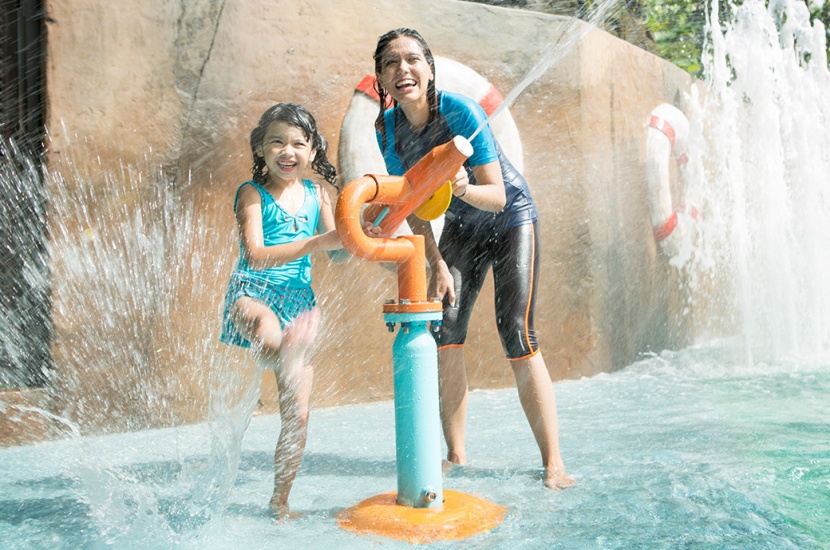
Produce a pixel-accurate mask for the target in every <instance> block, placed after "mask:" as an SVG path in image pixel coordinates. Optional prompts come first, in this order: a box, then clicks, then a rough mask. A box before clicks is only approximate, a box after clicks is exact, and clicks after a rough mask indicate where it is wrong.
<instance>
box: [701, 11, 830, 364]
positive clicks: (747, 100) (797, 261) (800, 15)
mask: <svg viewBox="0 0 830 550" xmlns="http://www.w3.org/2000/svg"><path fill="white" fill-rule="evenodd" d="M768 4H769V5H768V6H765V3H764V2H761V1H751V2H744V3H743V4H742V5H740V6H731V9H732V11H733V12H734V17H733V18H732V20H731V21H729V22H728V23H723V22H721V20H720V19H719V17H720V13H719V12H718V3H717V2H713V3H712V8H711V12H710V15H709V27H710V32H709V34H708V36H709V51H710V54H711V57H709V58H705V59H704V66H705V70H706V82H705V88H704V89H702V90H701V89H699V87H696V88H695V89H693V90H692V92H693V93H692V97H691V100H690V110H691V112H692V116H691V117H690V118H691V119H692V130H691V132H692V137H691V138H690V150H691V151H692V152H693V155H694V157H695V158H694V159H693V160H694V162H693V163H692V166H693V167H694V168H695V169H696V170H697V173H698V181H699V182H700V185H701V186H702V196H703V197H704V208H703V210H704V217H705V223H704V224H703V226H702V239H701V243H700V246H699V250H698V266H697V267H698V268H699V269H700V271H699V272H698V274H699V275H701V276H702V277H703V279H707V278H708V279H707V280H708V281H709V282H712V281H713V280H717V284H723V285H725V286H726V287H728V288H729V290H728V294H729V295H730V298H728V299H727V300H729V301H730V302H732V303H730V304H729V306H730V307H727V308H726V310H727V311H728V312H729V313H728V314H727V316H725V317H724V318H723V319H722V322H724V324H727V325H728V324H732V325H737V326H738V327H740V330H741V332H742V334H743V346H744V350H745V354H746V357H747V360H748V361H749V362H750V363H751V362H753V360H754V359H755V358H756V355H757V356H758V357H759V358H760V359H762V360H763V359H765V358H770V357H772V358H777V357H782V356H788V355H799V354H810V353H816V352H819V351H821V350H822V349H826V346H827V344H828V343H830V317H828V313H827V311H828V306H830V290H829V289H828V285H827V284H825V282H824V281H823V280H822V279H823V277H822V276H821V275H820V274H822V273H826V272H827V270H828V269H830V200H828V199H830V197H828V187H827V174H828V173H830V156H828V151H830V124H828V122H830V121H828V115H830V103H828V98H830V74H828V70H827V57H826V53H825V52H826V40H825V28H824V25H823V24H822V22H821V21H818V20H817V21H816V22H815V24H813V25H811V24H810V21H809V16H808V12H807V8H806V6H805V5H804V4H803V3H802V2H800V1H794V0H778V1H775V2H769V3H768ZM703 279H702V280H701V282H702V281H703ZM703 285H704V286H705V285H706V283H705V282H703ZM701 290H703V288H701ZM732 312H734V313H732Z"/></svg>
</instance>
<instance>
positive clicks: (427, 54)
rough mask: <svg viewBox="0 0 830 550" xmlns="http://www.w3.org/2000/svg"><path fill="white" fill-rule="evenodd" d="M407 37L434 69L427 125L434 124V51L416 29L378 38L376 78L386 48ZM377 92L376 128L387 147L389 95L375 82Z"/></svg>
mask: <svg viewBox="0 0 830 550" xmlns="http://www.w3.org/2000/svg"><path fill="white" fill-rule="evenodd" d="M403 36H406V37H408V38H411V39H412V40H414V41H415V42H417V43H418V45H419V46H420V47H421V50H422V51H423V52H424V59H426V61H427V63H429V67H430V68H431V69H432V75H433V79H432V80H431V81H430V82H429V84H427V103H428V104H429V120H428V121H427V124H429V123H430V122H432V121H433V120H434V119H435V118H437V117H438V94H437V93H436V92H435V78H434V77H435V58H433V57H432V51H431V50H430V49H429V44H427V41H426V40H424V37H423V36H421V34H420V33H419V32H418V31H416V30H414V29H407V28H403V27H402V28H399V29H394V30H391V31H389V32H387V33H386V34H384V35H383V36H381V37H380V38H378V45H377V47H376V48H375V55H374V59H375V76H377V75H379V74H380V73H381V63H382V61H383V52H384V50H386V47H387V46H388V45H389V43H390V42H391V41H393V40H395V39H396V38H401V37H403ZM375 91H376V92H377V93H378V97H379V98H380V112H379V113H378V117H377V118H376V119H375V128H377V130H378V132H380V134H381V136H382V137H383V146H384V148H385V147H386V125H385V124H384V123H383V113H384V111H386V102H387V101H388V100H387V96H388V94H387V93H386V90H384V89H383V87H382V86H381V85H380V83H379V82H377V81H375ZM397 103H398V102H397V101H394V100H393V104H394V105H397Z"/></svg>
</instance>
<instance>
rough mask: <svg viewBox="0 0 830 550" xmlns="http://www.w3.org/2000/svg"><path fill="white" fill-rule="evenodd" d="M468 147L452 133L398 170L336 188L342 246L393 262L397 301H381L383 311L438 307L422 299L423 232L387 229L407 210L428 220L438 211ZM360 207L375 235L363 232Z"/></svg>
mask: <svg viewBox="0 0 830 550" xmlns="http://www.w3.org/2000/svg"><path fill="white" fill-rule="evenodd" d="M472 152H473V147H472V145H470V142H469V141H467V140H466V139H465V138H463V137H462V136H456V137H455V138H454V139H453V140H452V141H449V142H447V143H445V144H443V145H439V146H438V147H436V148H434V149H433V150H432V151H430V152H429V153H427V155H426V156H424V158H422V159H421V160H420V161H418V163H417V164H415V165H414V166H412V168H410V169H409V170H407V172H406V173H405V174H404V175H403V176H388V175H375V174H367V175H365V176H363V177H361V178H358V179H356V180H354V181H352V182H350V183H348V184H347V185H346V186H345V188H344V189H343V191H342V193H341V194H340V197H339V199H338V201H337V206H336V209H335V219H336V225H337V234H338V235H339V236H340V240H341V241H342V242H343V246H344V247H345V248H346V250H348V251H349V252H350V253H351V254H353V255H354V256H357V257H358V258H362V259H364V260H369V261H373V262H392V263H395V264H397V265H398V302H397V303H391V302H390V303H387V304H386V305H384V312H387V313H390V312H403V311H406V312H417V311H440V310H441V303H440V302H436V301H428V300H427V288H426V259H425V254H424V238H423V236H421V235H404V236H400V237H396V238H393V237H391V235H392V233H394V231H395V230H396V229H398V227H400V225H401V224H402V223H403V222H404V221H405V220H406V218H407V217H408V216H409V215H410V214H413V213H415V214H416V215H418V216H419V217H421V218H422V219H427V220H429V219H435V218H437V217H438V216H440V215H441V214H443V213H444V211H445V210H446V209H447V207H449V203H450V200H451V199H452V185H451V183H450V182H451V181H452V180H453V178H454V177H455V175H456V174H457V173H458V171H459V169H460V168H461V167H462V166H463V164H464V161H465V160H467V158H468V157H469V156H470V155H471V154H472ZM364 205H368V206H367V207H366V209H365V210H364V209H363V207H364ZM361 211H363V216H362V219H363V220H365V221H366V222H375V225H376V226H377V227H379V228H380V235H381V236H380V237H370V236H369V235H367V234H366V232H365V231H364V229H363V221H362V220H361Z"/></svg>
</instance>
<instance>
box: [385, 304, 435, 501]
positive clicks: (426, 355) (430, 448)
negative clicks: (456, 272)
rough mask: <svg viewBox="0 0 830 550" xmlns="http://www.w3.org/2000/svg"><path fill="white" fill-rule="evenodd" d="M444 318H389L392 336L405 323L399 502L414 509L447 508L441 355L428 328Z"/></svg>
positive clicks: (397, 351)
mask: <svg viewBox="0 0 830 550" xmlns="http://www.w3.org/2000/svg"><path fill="white" fill-rule="evenodd" d="M441 315H442V313H441V312H440V311H439V312H428V313H426V312H424V313H387V314H385V315H384V320H385V321H386V324H387V326H388V327H389V329H390V330H394V326H395V323H396V322H397V323H400V330H399V331H398V334H397V336H396V337H395V343H394V344H393V346H392V364H393V383H394V390H395V451H396V459H397V473H398V496H397V502H398V504H401V505H404V506H410V507H412V508H432V507H436V506H441V505H442V504H443V502H444V497H443V487H442V480H441V476H442V472H441V421H440V413H439V403H438V349H437V347H436V344H435V339H434V338H433V337H432V334H430V331H429V329H428V328H427V323H429V322H432V323H438V322H440V320H441Z"/></svg>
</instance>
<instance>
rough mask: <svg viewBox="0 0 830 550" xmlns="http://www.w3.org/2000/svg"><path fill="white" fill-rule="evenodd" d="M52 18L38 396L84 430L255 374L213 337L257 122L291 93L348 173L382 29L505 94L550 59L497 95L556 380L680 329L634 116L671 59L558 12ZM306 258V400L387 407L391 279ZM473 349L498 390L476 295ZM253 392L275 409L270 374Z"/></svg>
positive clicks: (170, 407) (487, 323)
mask: <svg viewBox="0 0 830 550" xmlns="http://www.w3.org/2000/svg"><path fill="white" fill-rule="evenodd" d="M46 4H47V11H48V14H49V18H48V23H47V25H48V58H47V71H48V74H47V82H48V116H49V118H48V130H49V134H50V139H51V142H50V145H49V157H48V160H49V171H50V175H51V177H49V178H48V181H47V186H48V192H49V194H50V196H51V197H52V199H53V200H52V202H51V205H50V207H51V215H50V223H51V224H52V228H51V233H50V234H51V241H50V253H51V261H52V264H53V279H54V280H53V317H54V324H55V328H56V334H55V340H54V343H53V354H54V359H55V364H56V365H55V371H54V379H53V382H52V390H50V395H51V396H52V403H51V405H50V406H51V407H52V408H53V409H54V410H56V411H58V412H59V413H60V414H62V415H64V416H65V417H66V418H70V419H72V420H73V422H77V423H78V424H79V425H80V427H81V429H84V430H86V431H116V430H125V429H138V428H143V427H147V426H158V425H169V424H176V423H181V422H192V421H197V420H200V419H202V418H204V415H205V413H206V410H207V407H208V402H209V399H208V396H209V395H210V394H211V392H212V391H213V390H216V388H222V389H223V390H225V391H226V392H228V393H232V388H233V386H234V384H235V380H236V379H237V378H238V377H248V376H260V374H259V373H257V372H256V371H254V370H253V369H252V367H251V364H250V360H249V359H248V357H247V355H246V354H245V353H244V352H240V351H239V350H229V349H227V348H225V347H224V346H223V345H222V344H219V343H218V341H217V337H218V334H219V320H220V314H221V308H222V300H223V297H224V291H225V285H226V283H227V277H228V275H229V274H230V272H231V270H232V268H233V265H234V262H235V261H236V256H237V247H238V245H237V240H236V233H235V225H234V224H235V222H234V217H233V211H232V202H233V197H234V193H235V191H236V188H237V187H238V185H239V184H240V183H241V182H243V181H245V180H246V179H248V177H249V175H250V164H251V153H250V150H249V147H248V136H249V133H250V130H251V128H252V127H253V126H254V125H255V124H256V121H257V119H258V117H259V115H260V114H261V113H262V112H263V111H264V110H265V109H266V108H268V107H269V106H271V105H272V104H273V103H275V102H279V101H296V102H300V103H303V104H304V105H305V106H306V107H308V108H309V109H310V110H311V112H312V113H313V114H314V115H315V117H316V118H317V121H318V123H319V126H320V129H321V131H322V132H323V133H324V135H325V136H326V137H327V138H328V140H329V145H330V149H329V156H330V158H332V159H333V160H334V161H335V162H336V161H337V160H340V163H339V164H340V165H341V166H343V160H344V159H337V156H338V149H339V147H340V146H342V144H341V143H340V136H341V130H342V124H343V122H344V118H345V117H346V113H347V110H348V109H349V106H350V105H351V104H352V101H353V98H354V95H355V87H356V85H357V84H358V83H359V82H360V80H361V79H362V78H363V77H364V76H366V75H367V74H371V73H372V71H373V62H372V52H373V51H374V47H375V43H376V40H377V38H378V36H380V35H381V34H383V33H384V32H386V31H387V30H390V25H394V26H409V27H412V28H415V29H418V30H419V31H420V32H421V33H422V34H423V35H424V36H425V38H426V39H427V41H428V42H429V43H430V45H431V47H432V50H433V53H435V54H436V55H439V56H442V57H445V58H447V59H451V60H453V61H454V62H457V63H460V64H462V65H463V66H465V67H467V68H469V69H470V70H471V71H474V72H475V73H476V74H478V75H480V76H481V77H482V78H483V79H485V80H486V81H487V82H489V83H490V84H492V86H493V87H494V88H495V89H497V90H498V91H499V92H500V94H501V95H502V96H503V97H507V96H508V94H509V93H510V91H511V90H513V88H514V87H515V86H516V85H517V84H518V83H519V82H520V81H522V79H523V77H524V76H525V75H527V74H528V73H529V72H530V71H531V69H532V68H533V67H534V66H535V65H536V63H537V62H538V61H539V58H540V52H541V50H542V49H543V47H544V46H545V45H547V44H556V48H557V49H558V50H557V51H558V52H559V53H560V54H561V55H557V56H556V58H555V60H554V61H555V62H553V63H552V65H551V66H550V67H548V68H547V69H546V70H544V71H542V72H541V73H540V76H539V77H538V78H537V79H536V80H534V81H533V82H532V83H530V84H529V85H528V86H527V87H526V89H525V90H524V91H523V92H522V93H520V94H519V95H518V97H516V98H515V100H513V101H512V103H511V104H510V105H509V114H510V117H511V119H512V121H513V123H514V124H515V132H516V134H517V135H516V143H517V144H519V145H520V147H521V157H522V159H521V160H522V163H523V171H524V174H525V175H526V177H527V179H528V181H529V183H530V186H531V188H532V191H533V194H534V198H535V200H536V202H537V204H538V207H539V210H540V214H541V239H542V247H543V250H542V278H541V280H540V281H539V299H538V302H537V318H536V328H537V331H538V333H539V340H540V344H541V348H542V350H543V351H544V353H545V357H546V360H547V364H548V367H549V368H550V370H551V373H552V375H553V376H554V378H556V379H561V378H575V377H580V376H590V375H593V374H596V373H599V372H603V371H609V370H613V369H618V368H621V367H624V366H625V365H627V364H629V363H630V362H632V361H633V360H634V359H635V358H636V357H637V356H638V354H641V353H643V352H647V351H660V350H662V349H665V348H672V347H677V346H680V345H682V344H684V343H686V342H688V340H689V339H690V338H691V335H692V332H691V329H690V326H691V323H690V321H691V318H692V315H691V314H688V313H687V314H686V315H685V316H684V315H682V314H681V306H682V305H683V304H684V303H685V300H684V297H683V292H682V290H678V289H679V288H682V285H679V284H678V283H679V282H681V281H679V280H678V279H680V278H682V277H680V276H679V275H678V271H677V270H676V269H674V268H672V267H671V266H670V265H668V263H667V260H666V258H665V257H664V256H663V255H661V254H660V252H659V249H658V248H657V246H656V245H655V243H654V239H653V236H652V226H651V222H650V214H649V205H648V192H647V184H646V178H645V172H644V140H645V135H646V134H645V123H646V121H647V117H648V115H649V113H650V112H651V110H652V109H653V108H654V106H655V105H657V104H659V103H661V102H664V101H669V102H671V101H672V100H673V98H675V97H676V96H677V95H678V94H680V95H682V94H684V93H685V90H686V89H687V87H688V85H689V78H688V76H687V75H686V74H685V73H684V72H683V71H681V70H680V69H678V68H677V67H674V66H673V65H670V64H668V63H666V62H664V61H662V60H661V59H658V58H657V57H655V56H653V55H651V54H648V53H646V52H644V51H642V50H639V49H637V48H635V47H633V46H631V45H630V44H627V43H625V42H623V41H621V40H618V39H616V38H614V37H612V36H610V35H608V34H606V33H604V32H602V31H599V30H596V29H593V28H589V27H588V26H587V25H585V23H583V22H579V21H576V20H573V19H569V18H563V17H554V16H548V15H544V14H539V13H532V12H526V11H518V10H511V9H506V8H497V7H491V6H485V5H479V4H472V3H466V2H455V1H447V0H440V1H439V0H434V1H425V2H418V3H412V2H401V1H399V0H380V1H378V2H368V3H338V2H329V1H325V0H310V1H309V2H305V3H303V5H302V7H299V8H298V7H297V4H296V3H292V2H277V3H276V4H275V3H274V2H266V1H261V0H252V1H249V2H228V3H223V4H219V5H217V4H216V3H213V2H207V1H203V0H198V1H195V2H187V3H180V4H174V3H169V2H162V1H160V0H155V1H152V2H144V3H141V4H140V5H139V4H137V5H135V6H130V7H124V6H121V5H116V4H114V3H111V2H110V3H107V2H101V1H95V0H80V1H78V0H75V1H73V2H66V1H62V0H50V1H48V2H46ZM392 14H394V17H392ZM446 76H447V77H449V76H450V75H446ZM438 78H439V82H440V80H441V79H442V78H445V76H444V75H439V76H438ZM367 154H368V153H367ZM331 194H332V197H333V198H335V192H334V190H333V189H332V190H331ZM315 260H316V262H315V267H314V286H315V289H316V291H317V294H318V297H319V301H320V304H321V306H322V308H323V314H324V323H323V328H322V334H321V337H320V339H319V346H318V347H317V348H316V349H315V350H314V352H313V354H312V356H311V358H310V360H311V361H312V362H313V364H314V366H315V372H316V379H315V394H314V399H315V403H316V404H317V405H318V406H321V405H333V404H343V403H350V402H358V401H367V400H375V399H386V398H389V397H391V393H392V377H391V372H390V371H391V347H392V341H393V335H390V334H389V333H388V332H387V330H386V326H385V325H384V323H383V321H382V317H381V304H382V303H383V301H384V300H385V299H388V298H394V297H395V296H396V288H395V277H394V275H393V274H392V273H391V272H389V271H387V270H385V269H383V268H381V267H379V266H375V265H368V264H366V263H363V262H362V261H358V260H353V261H351V262H350V263H348V264H346V265H344V266H336V265H332V264H330V263H329V262H328V261H327V259H326V258H325V257H324V256H322V255H321V256H320V257H317V258H315ZM467 343H468V346H467V360H468V363H469V380H470V385H471V387H473V388H483V387H504V386H508V385H511V384H512V383H513V380H512V374H511V372H510V369H509V367H508V365H507V362H506V361H505V359H504V353H503V351H502V349H501V345H500V343H499V338H498V335H497V333H496V323H495V319H494V312H493V296H492V284H491V283H490V281H488V282H487V283H486V284H485V288H484V290H483V292H482V295H481V297H480V298H479V300H478V303H477V306H476V309H475V311H474V313H473V319H472V322H471V330H470V334H469V337H468V340H467ZM263 385H264V386H263V387H264V393H263V404H264V406H265V407H266V409H268V408H269V407H271V408H273V406H274V403H275V395H276V392H275V389H274V383H273V375H271V374H265V375H264V377H263Z"/></svg>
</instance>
